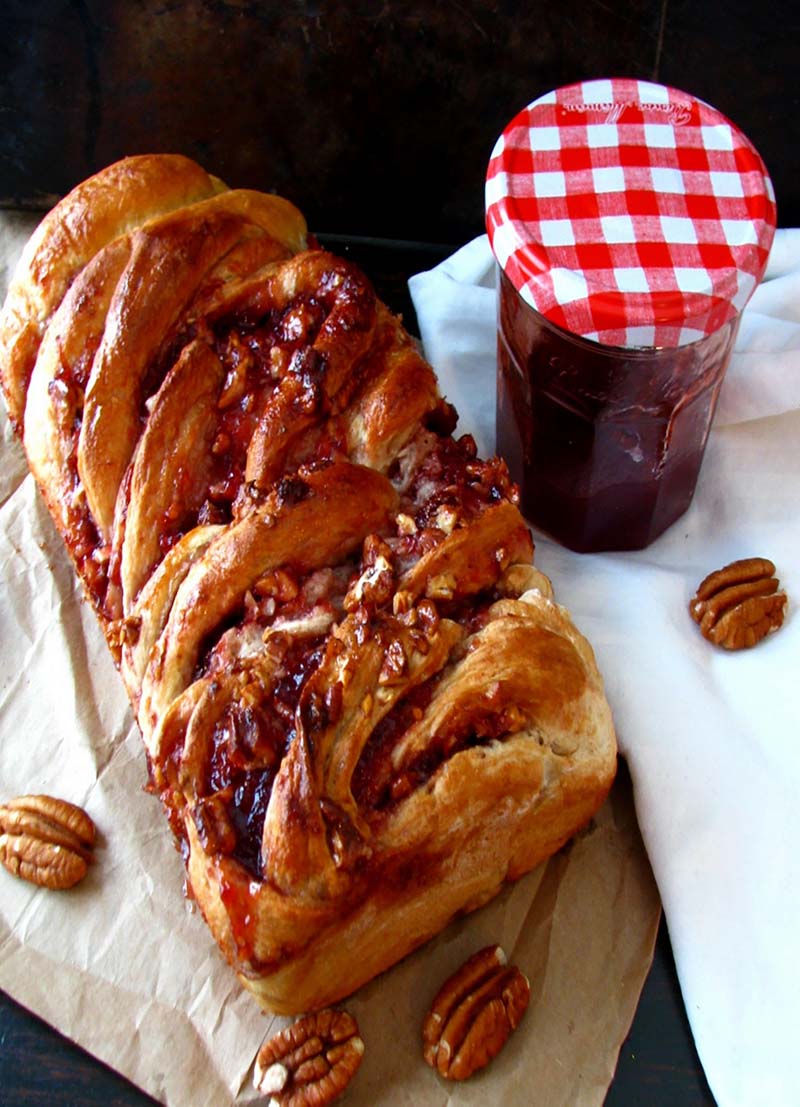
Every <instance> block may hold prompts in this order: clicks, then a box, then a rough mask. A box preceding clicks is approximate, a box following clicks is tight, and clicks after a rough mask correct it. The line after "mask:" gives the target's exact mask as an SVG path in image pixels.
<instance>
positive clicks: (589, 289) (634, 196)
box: [486, 79, 776, 347]
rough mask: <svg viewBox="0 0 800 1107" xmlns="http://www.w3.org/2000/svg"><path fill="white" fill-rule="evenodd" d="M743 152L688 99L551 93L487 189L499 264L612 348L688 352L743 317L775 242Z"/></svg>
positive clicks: (550, 308)
mask: <svg viewBox="0 0 800 1107" xmlns="http://www.w3.org/2000/svg"><path fill="white" fill-rule="evenodd" d="M775 219H776V211H775V197H774V192H773V188H772V184H771V182H770V179H769V176H768V175H767V171H766V169H765V167H764V163H763V162H762V160H761V158H760V157H759V155H758V153H757V151H756V150H755V148H754V147H753V145H752V144H751V143H750V142H749V140H748V139H747V138H745V136H744V135H743V134H742V133H741V131H739V130H738V129H737V128H736V127H735V126H734V125H733V124H732V123H731V122H730V120H728V119H726V118H725V117H724V116H723V115H721V114H720V113H719V112H718V111H716V110H715V109H714V108H712V107H710V106H709V105H708V104H705V103H703V101H702V100H697V99H696V98H695V97H693V96H690V95H688V94H687V93H685V92H679V91H677V90H676V89H673V88H667V87H665V86H663V85H658V84H653V83H651V82H648V81H636V80H629V79H620V80H597V81H586V82H583V83H581V84H576V85H570V86H568V87H566V88H561V89H557V90H556V91H555V92H549V93H547V95H546V96H542V97H540V98H539V99H538V100H534V102H533V103H532V104H529V105H528V107H526V108H524V109H523V110H522V111H521V112H520V113H519V114H518V115H517V116H516V117H515V118H514V119H512V120H511V122H510V123H509V125H508V126H507V127H506V129H505V130H504V131H503V133H502V135H501V136H500V138H499V139H498V141H497V144H496V146H495V148H494V151H493V152H492V156H491V160H490V162H489V169H488V173H487V178H486V226H487V230H488V232H489V241H490V242H491V246H492V250H493V252H494V255H495V257H496V259H497V261H498V263H499V265H500V266H501V267H502V269H503V271H504V272H505V274H506V276H507V277H508V278H509V280H510V281H511V283H512V284H513V285H514V287H515V288H516V289H517V291H518V292H519V294H520V295H521V297H522V298H523V300H525V301H526V302H527V303H528V304H530V305H531V307H533V308H535V309H536V310H537V311H538V312H540V314H542V315H544V316H545V317H546V318H548V319H550V320H551V321H552V322H554V323H556V324H558V325H559V326H561V327H563V328H564V329H565V330H567V331H571V332H572V333H573V334H577V335H581V336H582V337H584V338H589V339H594V340H595V341H597V342H601V343H603V344H604V345H614V346H626V347H654V346H655V347H663V346H682V345H685V344H686V343H689V342H694V341H696V340H698V339H700V338H702V337H703V336H704V335H707V334H711V333H713V332H714V331H716V330H718V328H719V327H721V326H722V325H723V324H724V323H726V322H727V321H728V320H729V319H731V318H733V317H734V316H736V315H737V314H739V313H740V312H741V310H742V309H743V308H744V306H745V304H746V303H747V301H748V300H749V299H750V296H751V295H752V293H753V291H754V289H755V287H756V285H757V284H758V282H759V281H760V279H761V277H762V275H763V272H764V268H765V266H766V263H767V257H768V255H769V250H770V247H771V245H772V239H773V236H774V233H775Z"/></svg>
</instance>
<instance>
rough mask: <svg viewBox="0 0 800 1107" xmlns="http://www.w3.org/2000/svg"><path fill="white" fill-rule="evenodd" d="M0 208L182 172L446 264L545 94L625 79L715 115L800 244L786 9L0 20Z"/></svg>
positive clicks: (444, 2)
mask: <svg viewBox="0 0 800 1107" xmlns="http://www.w3.org/2000/svg"><path fill="white" fill-rule="evenodd" d="M0 10H1V11H2V15H3V21H2V33H0V122H2V126H0V202H5V203H7V204H9V205H15V204H18V203H19V202H20V201H25V202H26V203H42V202H43V201H46V200H47V198H48V197H49V196H51V195H53V194H61V193H63V192H64V191H66V190H68V189H69V188H71V187H72V186H73V185H74V184H76V183H77V182H78V181H80V180H82V179H83V178H84V177H86V176H88V175H89V174H90V173H92V172H94V171H96V170H97V169H99V168H101V167H102V166H104V165H106V164H108V163H109V162H111V161H115V160H116V159H117V158H119V157H121V156H122V155H124V154H134V153H144V152H153V151H176V152H181V153H185V154H188V155H190V156H192V157H194V158H196V159H197V160H198V161H200V162H201V163H202V164H203V165H205V167H206V168H207V169H209V170H210V171H211V172H213V173H216V174H217V175H219V176H221V177H222V178H223V179H225V180H226V181H227V182H228V183H229V184H231V185H235V186H237V187H256V188H262V189H267V190H274V191H277V192H281V193H283V194H284V195H287V196H288V197H289V198H290V199H292V200H294V201H295V202H296V203H297V204H298V205H299V206H300V207H301V209H302V210H303V211H304V212H306V214H307V215H308V217H309V220H310V222H311V224H312V225H313V226H316V227H324V228H325V229H327V230H330V231H337V232H340V233H350V234H362V235H364V234H378V235H384V236H386V237H389V238H403V239H422V240H425V241H434V242H448V243H452V244H455V243H458V242H461V241H463V240H464V239H466V238H469V237H471V236H472V235H474V234H476V233H478V232H479V231H480V230H481V228H482V226H483V180H484V174H485V169H486V164H487V161H488V158H489V154H490V152H491V149H492V146H493V145H494V142H495V139H496V138H497V136H498V134H499V133H500V131H501V130H502V129H503V127H504V126H505V124H506V123H507V122H508V121H509V120H510V119H511V118H512V116H514V115H515V114H516V113H517V112H518V111H519V110H520V109H521V108H522V107H524V106H525V104H527V103H529V102H530V101H531V100H533V99H535V98H536V97H537V96H540V95H541V94H543V93H544V92H547V91H548V90H549V89H552V88H556V87H558V86H559V85H564V84H569V83H572V82H574V81H580V80H585V79H588V78H592V77H612V76H625V77H638V78H643V79H647V80H655V81H660V82H663V83H666V84H672V85H675V86H677V87H678V88H682V89H685V90H686V91H687V92H690V93H693V94H694V95H696V96H699V97H701V98H702V99H704V100H707V101H709V102H710V103H711V104H713V105H714V106H715V107H717V108H719V110H720V111H722V112H724V113H725V114H726V115H728V116H729V117H730V118H731V119H733V120H734V122H736V123H737V124H738V125H739V126H740V127H741V128H742V130H743V131H744V132H745V133H746V134H747V135H748V136H749V137H750V138H751V139H752V141H753V142H754V143H755V145H756V147H757V148H758V149H759V151H760V153H761V154H762V156H763V158H764V160H765V161H766V163H767V166H768V167H769V169H770V172H771V174H772V177H773V180H774V182H775V187H776V191H777V195H778V212H779V219H780V222H781V225H783V226H796V225H798V223H800V174H798V173H797V150H798V148H800V82H798V81H797V72H796V69H797V44H798V41H800V37H799V36H800V5H798V4H797V3H796V0H773V2H771V3H769V4H766V5H764V4H754V3H752V2H751V0H703V2H702V3H697V2H696V0H558V2H557V3H552V2H551V0H380V2H377V3H376V2H375V0H350V2H348V3H346V4H344V3H341V2H340V0H280V3H279V2H278V0H136V3H131V0H3V3H2V6H1V7H0Z"/></svg>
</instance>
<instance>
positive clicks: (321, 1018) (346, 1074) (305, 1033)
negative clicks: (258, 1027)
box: [253, 1008, 364, 1107]
mask: <svg viewBox="0 0 800 1107" xmlns="http://www.w3.org/2000/svg"><path fill="white" fill-rule="evenodd" d="M363 1055H364V1042H363V1041H362V1040H361V1038H360V1037H359V1034H358V1023H357V1022H356V1020H355V1019H354V1018H353V1016H352V1015H351V1014H349V1013H348V1012H347V1011H337V1010H334V1009H332V1008H326V1009H325V1010H324V1011H315V1012H313V1013H312V1014H310V1015H305V1016H304V1017H303V1018H302V1019H299V1020H298V1021H297V1022H295V1023H293V1024H292V1025H291V1026H287V1027H285V1028H284V1029H283V1030H281V1031H279V1033H277V1034H276V1035H275V1036H274V1037H273V1038H270V1039H269V1041H267V1042H265V1043H264V1045H262V1047H261V1049H260V1050H259V1051H258V1056H257V1057H256V1064H255V1073H254V1077H253V1083H254V1085H255V1087H256V1090H257V1091H259V1092H261V1093H262V1094H264V1095H269V1096H270V1097H271V1098H270V1101H269V1102H270V1104H271V1105H274V1107H324V1105H325V1104H326V1103H332V1102H333V1100H334V1099H336V1098H337V1096H339V1095H341V1094H342V1092H343V1091H344V1090H345V1088H346V1087H347V1086H348V1084H349V1083H350V1081H351V1080H352V1079H353V1077H354V1076H355V1074H356V1070H357V1069H358V1066H359V1065H360V1064H361V1058H362V1057H363Z"/></svg>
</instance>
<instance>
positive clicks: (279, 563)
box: [2, 156, 616, 1012]
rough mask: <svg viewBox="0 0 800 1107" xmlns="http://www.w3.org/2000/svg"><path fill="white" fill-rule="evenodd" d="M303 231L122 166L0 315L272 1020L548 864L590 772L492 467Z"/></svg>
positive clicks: (580, 687) (39, 449) (565, 639)
mask: <svg viewBox="0 0 800 1107" xmlns="http://www.w3.org/2000/svg"><path fill="white" fill-rule="evenodd" d="M181 190H183V191H181ZM181 197H183V198H181ZM305 235H306V230H305V223H304V221H303V219H302V216H301V215H300V213H299V212H297V211H296V209H294V208H293V207H292V206H291V205H289V204H287V203H286V202H285V201H282V200H280V199H278V198H277V197H270V196H264V195H261V194H259V193H254V192H245V191H242V192H237V191H232V190H225V189H223V187H222V186H221V185H219V183H218V182H216V181H215V180H214V179H213V178H211V177H208V175H207V174H204V173H203V171H202V170H199V169H198V168H197V167H194V168H191V166H190V165H188V166H187V165H186V163H185V160H184V159H177V160H175V159H170V158H166V159H162V158H160V157H158V156H154V157H152V158H146V159H143V160H137V159H133V161H132V162H127V163H121V164H120V165H118V166H113V167H111V168H110V169H108V170H106V171H104V173H101V174H99V175H98V176H97V177H96V178H93V179H92V180H91V181H89V182H86V184H85V185H82V186H79V188H78V189H76V190H75V192H74V193H72V194H71V195H70V197H68V198H67V199H66V200H65V201H64V202H62V205H59V207H58V208H56V209H55V211H54V212H53V213H52V214H51V216H49V217H48V219H47V220H46V222H45V225H44V229H43V230H41V231H40V232H38V234H37V237H36V239H35V241H34V244H33V246H31V247H30V248H29V250H28V252H27V253H26V255H25V257H24V258H23V263H22V264H21V267H20V270H19V271H18V279H17V280H16V283H15V286H14V288H13V289H12V292H11V293H10V296H9V301H8V303H7V305H6V309H4V315H3V320H2V335H3V336H4V337H3V341H4V344H5V345H4V350H5V355H4V357H5V361H4V364H3V381H4V386H5V389H6V393H7V397H8V399H9V406H10V409H11V411H12V415H13V416H14V418H15V419H16V421H17V423H18V424H19V422H20V421H21V420H20V412H21V411H22V409H23V406H24V407H25V433H24V443H25V447H26V450H27V453H28V457H29V460H30V464H31V468H32V470H33V472H34V474H35V476H36V478H37V480H38V482H39V484H40V487H41V488H42V491H43V494H44V496H45V498H46V500H47V503H48V505H49V507H50V510H51V511H52V513H53V516H54V518H55V520H56V522H57V524H58V526H59V528H60V530H61V532H62V534H63V536H64V539H65V543H66V545H67V548H68V550H69V552H70V555H71V556H72V558H73V560H74V562H75V564H76V567H77V569H78V572H79V574H80V576H81V579H82V581H83V583H84V586H85V589H86V591H87V594H88V596H89V598H90V599H91V601H92V603H93V604H94V607H95V609H96V611H97V613H98V616H99V618H100V621H101V625H102V626H103V629H104V631H105V633H106V636H107V638H108V641H109V645H110V647H111V649H112V650H113V652H114V655H115V657H116V658H117V660H118V662H119V666H120V670H121V673H122V677H123V679H124V681H125V685H126V688H127V690H128V694H129V696H130V699H131V702H132V704H133V706H134V710H135V711H136V714H137V719H138V721H139V724H140V727H141V729H142V733H143V736H144V740H145V744H146V747H147V751H148V755H149V765H150V768H151V778H152V784H153V786H154V788H155V789H156V790H157V791H158V792H159V793H160V796H161V799H162V802H163V804H164V807H165V809H166V812H167V814H168V816H169V819H170V822H171V825H172V828H173V830H174V832H175V834H176V836H177V838H178V839H179V841H180V842H181V845H182V848H183V850H184V853H185V856H186V860H187V867H188V873H189V879H190V883H191V887H192V891H193V894H194V896H195V898H196V899H197V902H198V903H199V905H200V907H201V910H202V911H203V913H204V915H205V917H206V919H207V921H208V923H209V926H210V928H211V930H212V932H213V933H214V935H215V937H216V939H217V941H218V942H219V944H220V947H221V949H222V950H223V952H224V953H225V955H226V956H227V957H228V959H229V960H230V962H231V964H232V965H233V966H234V968H235V969H236V971H237V972H238V973H239V975H240V977H241V979H242V980H243V982H244V983H245V984H246V986H247V987H248V988H250V989H251V990H252V991H253V993H254V994H255V995H256V996H257V997H258V999H259V1001H260V1002H262V1003H263V1004H264V1005H265V1006H267V1007H269V1008H271V1009H273V1010H275V1011H280V1012H294V1011H298V1010H308V1009H310V1008H314V1007H319V1006H323V1005H326V1004H329V1003H332V1002H334V1001H335V1000H337V999H340V998H342V997H343V996H344V995H346V994H347V993H348V992H350V991H352V990H354V989H355V988H356V987H358V986H359V985H360V984H362V983H364V982H365V981H366V980H369V979H370V978H371V977H372V976H374V975H375V974H376V973H378V972H380V971H382V970H383V969H385V968H387V967H388V966H389V965H391V964H392V963H394V962H395V961H396V960H398V959H399V958H400V957H402V956H404V955H405V954H406V953H407V952H409V950H410V949H412V948H414V947H415V946H417V945H419V944H420V943H421V942H423V941H425V940H426V939H427V938H429V937H430V936H431V935H433V934H435V933H436V932H437V931H438V930H440V929H441V927H442V926H444V925H445V924H446V923H447V922H448V921H449V919H450V918H452V917H453V915H454V914H457V913H458V912H462V911H467V910H472V909H474V908H475V907H477V906H479V905H481V904H482V903H484V902H486V901H487V900H488V899H489V898H491V896H493V895H494V894H495V893H496V892H497V890H498V889H499V888H500V886H501V885H502V883H503V881H505V880H507V879H514V878H516V877H518V876H520V875H521V874H522V873H523V872H526V871H527V870H528V869H530V868H531V867H532V866H534V865H536V864H537V863H538V862H539V861H541V860H543V859H544V858H545V857H547V856H548V855H549V854H551V853H552V852H553V851H554V850H556V849H558V848H559V847H560V846H561V845H562V844H563V843H564V842H565V841H566V840H567V839H568V838H569V837H570V836H571V835H572V834H574V833H575V831H576V830H577V829H579V827H581V826H582V825H583V824H584V823H585V822H586V821H587V820H588V819H589V818H591V816H592V814H593V813H594V811H595V810H596V809H597V807H598V806H599V804H600V803H601V802H602V800H603V799H604V797H605V795H606V793H607V791H608V789H609V787H610V784H611V781H612V778H613V775H614V770H615V763H616V746H615V739H614V730H613V724H612V720H611V716H610V712H609V709H608V704H607V703H606V700H605V696H604V694H603V687H602V681H601V679H600V675H599V673H598V671H597V666H596V664H595V661H594V656H593V654H592V651H591V648H590V647H589V645H588V643H587V642H586V641H585V639H584V638H583V637H582V636H581V635H580V634H579V632H578V631H577V630H576V628H575V627H574V625H573V624H572V622H571V620H570V619H569V616H568V614H567V613H566V612H565V611H564V610H563V609H562V608H560V607H559V606H558V605H557V604H556V603H555V602H554V600H553V597H552V588H551V586H550V582H549V581H548V580H547V578H546V577H544V576H543V575H542V574H541V573H540V572H539V571H538V570H536V569H534V568H533V566H532V565H531V558H532V554H533V545H532V541H531V537H530V533H529V531H528V529H527V527H526V525H525V523H524V520H523V519H522V517H521V516H520V513H519V510H518V507H517V494H516V490H515V488H514V487H513V485H512V484H511V482H510V480H509V477H508V473H507V470H506V468H505V465H504V464H503V463H502V462H501V461H499V460H497V459H493V460H490V461H481V460H480V459H479V458H477V457H476V455H475V447H474V443H473V442H472V441H471V439H469V438H468V437H464V438H460V439H455V438H453V437H452V435H451V431H452V429H453V426H454V423H455V416H454V413H453V411H452V409H451V408H450V407H449V405H447V404H446V403H445V401H444V400H443V399H442V398H441V397H440V395H439V392H438V389H437V385H436V380H435V377H434V374H433V371H432V369H431V367H430V366H429V365H428V363H427V362H426V361H425V360H424V359H423V358H422V357H421V355H420V353H419V351H418V350H417V348H416V347H415V345H414V343H413V342H412V341H411V339H410V338H409V336H408V335H407V334H406V332H405V331H404V330H403V328H402V325H401V323H400V321H399V319H397V318H396V317H395V316H393V315H392V314H391V312H389V310H388V309H387V308H386V307H385V306H384V305H383V304H381V303H380V302H379V301H378V300H377V298H376V296H375V293H374V291H373V289H372V287H371V285H370V284H369V281H368V280H367V279H366V278H365V277H364V275H363V274H362V273H361V272H360V271H359V270H358V269H356V267H354V266H353V265H351V264H350V263H348V262H346V261H343V260H342V259H339V258H335V257H333V256H332V255H330V254H328V253H326V252H325V251H322V250H317V249H306V248H305V247H306V239H305ZM67 246H69V248H67ZM59 251H61V253H59ZM62 255H63V256H62ZM28 377H29V378H30V384H29V386H28ZM26 392H27V396H26Z"/></svg>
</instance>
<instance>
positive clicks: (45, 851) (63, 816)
mask: <svg viewBox="0 0 800 1107" xmlns="http://www.w3.org/2000/svg"><path fill="white" fill-rule="evenodd" d="M0 831H2V833H1V834H0V862H2V864H3V865H5V867H6V868H7V869H8V871H9V872H10V873H13V874H14V875H15V876H21V877H22V878H23V880H28V881H30V882H31V883H32V884H38V885H40V886H41V887H43V888H52V889H61V888H71V887H72V886H73V885H74V884H77V883H78V881H79V880H82V879H83V878H84V876H86V873H87V870H88V866H89V860H90V857H91V850H92V847H93V845H94V839H95V825H94V823H93V822H92V820H91V819H90V818H89V816H88V815H87V814H86V812H85V811H84V810H83V809H82V808H80V807H77V806H76V805H75V804H74V803H69V802H68V801H67V800H62V799H56V798H55V797H53V796H19V797H18V798H17V799H12V800H9V801H8V803H5V804H3V805H0Z"/></svg>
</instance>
